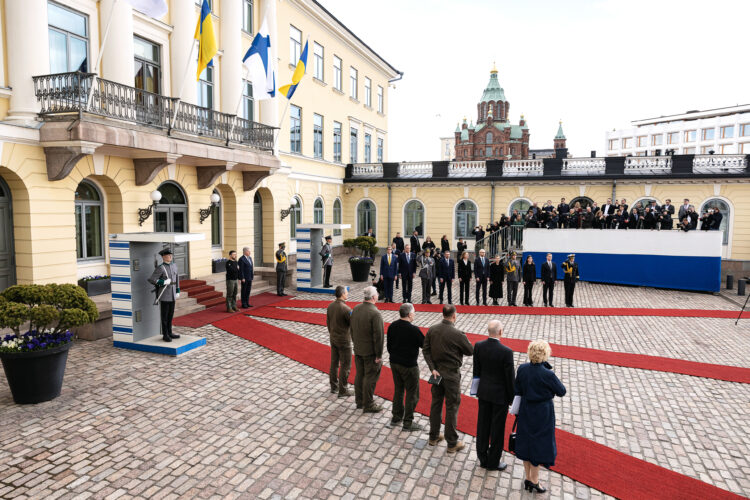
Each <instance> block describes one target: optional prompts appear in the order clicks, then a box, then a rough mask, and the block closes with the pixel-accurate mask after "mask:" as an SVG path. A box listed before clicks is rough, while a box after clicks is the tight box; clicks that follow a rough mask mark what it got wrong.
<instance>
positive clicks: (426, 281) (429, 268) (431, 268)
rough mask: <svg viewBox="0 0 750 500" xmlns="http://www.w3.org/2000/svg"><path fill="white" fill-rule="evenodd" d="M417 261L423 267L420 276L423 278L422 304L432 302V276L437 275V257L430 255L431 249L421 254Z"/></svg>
mask: <svg viewBox="0 0 750 500" xmlns="http://www.w3.org/2000/svg"><path fill="white" fill-rule="evenodd" d="M417 263H418V264H419V266H420V267H421V269H420V270H419V277H420V278H421V279H422V304H432V302H431V301H430V286H431V285H432V278H434V277H435V259H433V258H432V257H430V249H429V248H428V249H427V250H425V251H424V254H423V255H420V256H419V259H418V260H417Z"/></svg>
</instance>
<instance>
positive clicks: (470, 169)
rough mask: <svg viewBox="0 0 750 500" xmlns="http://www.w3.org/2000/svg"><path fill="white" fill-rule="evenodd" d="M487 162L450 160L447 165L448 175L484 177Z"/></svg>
mask: <svg viewBox="0 0 750 500" xmlns="http://www.w3.org/2000/svg"><path fill="white" fill-rule="evenodd" d="M486 175H487V163H485V162H484V161H452V162H450V164H449V165H448V177H485V176H486Z"/></svg>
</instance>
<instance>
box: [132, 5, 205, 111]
mask: <svg viewBox="0 0 750 500" xmlns="http://www.w3.org/2000/svg"><path fill="white" fill-rule="evenodd" d="M169 15H170V16H171V22H172V25H173V26H174V29H173V30H172V34H171V35H170V37H169V54H170V59H171V60H172V68H171V71H172V78H171V82H172V97H182V100H183V101H185V102H189V103H192V104H195V103H196V102H197V101H198V93H197V92H198V83H197V80H196V76H195V72H196V71H197V69H198V49H197V47H196V48H195V49H194V50H193V51H192V53H191V50H190V49H191V47H193V44H194V43H195V44H197V41H195V40H194V39H193V37H194V36H195V23H196V22H197V19H198V8H197V7H196V6H195V5H194V3H193V2H185V1H184V0H172V1H171V2H170V6H169ZM188 56H190V68H189V69H188V71H187V77H186V78H185V86H184V87H183V90H182V96H179V95H178V94H179V93H180V87H181V86H182V82H183V77H184V76H185V65H186V64H187V63H188ZM131 66H132V65H131ZM165 90H166V89H165Z"/></svg>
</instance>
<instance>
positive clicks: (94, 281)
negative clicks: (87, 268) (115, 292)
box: [78, 275, 112, 297]
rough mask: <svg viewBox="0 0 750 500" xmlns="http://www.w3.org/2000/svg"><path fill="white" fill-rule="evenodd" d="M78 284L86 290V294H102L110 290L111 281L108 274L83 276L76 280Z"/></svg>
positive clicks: (90, 295)
mask: <svg viewBox="0 0 750 500" xmlns="http://www.w3.org/2000/svg"><path fill="white" fill-rule="evenodd" d="M78 286H80V287H81V288H83V289H84V290H86V295H88V296H89V297H93V296H94V295H103V294H105V293H110V292H112V282H111V281H110V278H109V276H99V275H96V276H84V277H83V278H81V279H79V280H78Z"/></svg>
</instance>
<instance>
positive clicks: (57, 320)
mask: <svg viewBox="0 0 750 500" xmlns="http://www.w3.org/2000/svg"><path fill="white" fill-rule="evenodd" d="M98 317H99V311H97V309H96V304H94V302H93V301H92V300H91V299H90V298H89V297H88V296H87V295H86V292H85V291H84V290H83V288H81V287H79V286H76V285H70V284H65V285H56V284H50V285H15V286H12V287H10V288H7V289H5V290H4V291H3V292H1V293H0V328H10V329H11V330H13V332H14V333H15V334H16V335H17V336H18V335H20V334H21V326H23V325H24V324H25V323H26V322H28V323H29V330H30V331H37V332H38V333H39V334H44V333H48V332H49V333H52V334H58V333H62V332H65V331H68V330H69V329H71V328H74V327H77V326H82V325H85V324H87V323H93V322H94V321H96V319H97V318H98Z"/></svg>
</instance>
